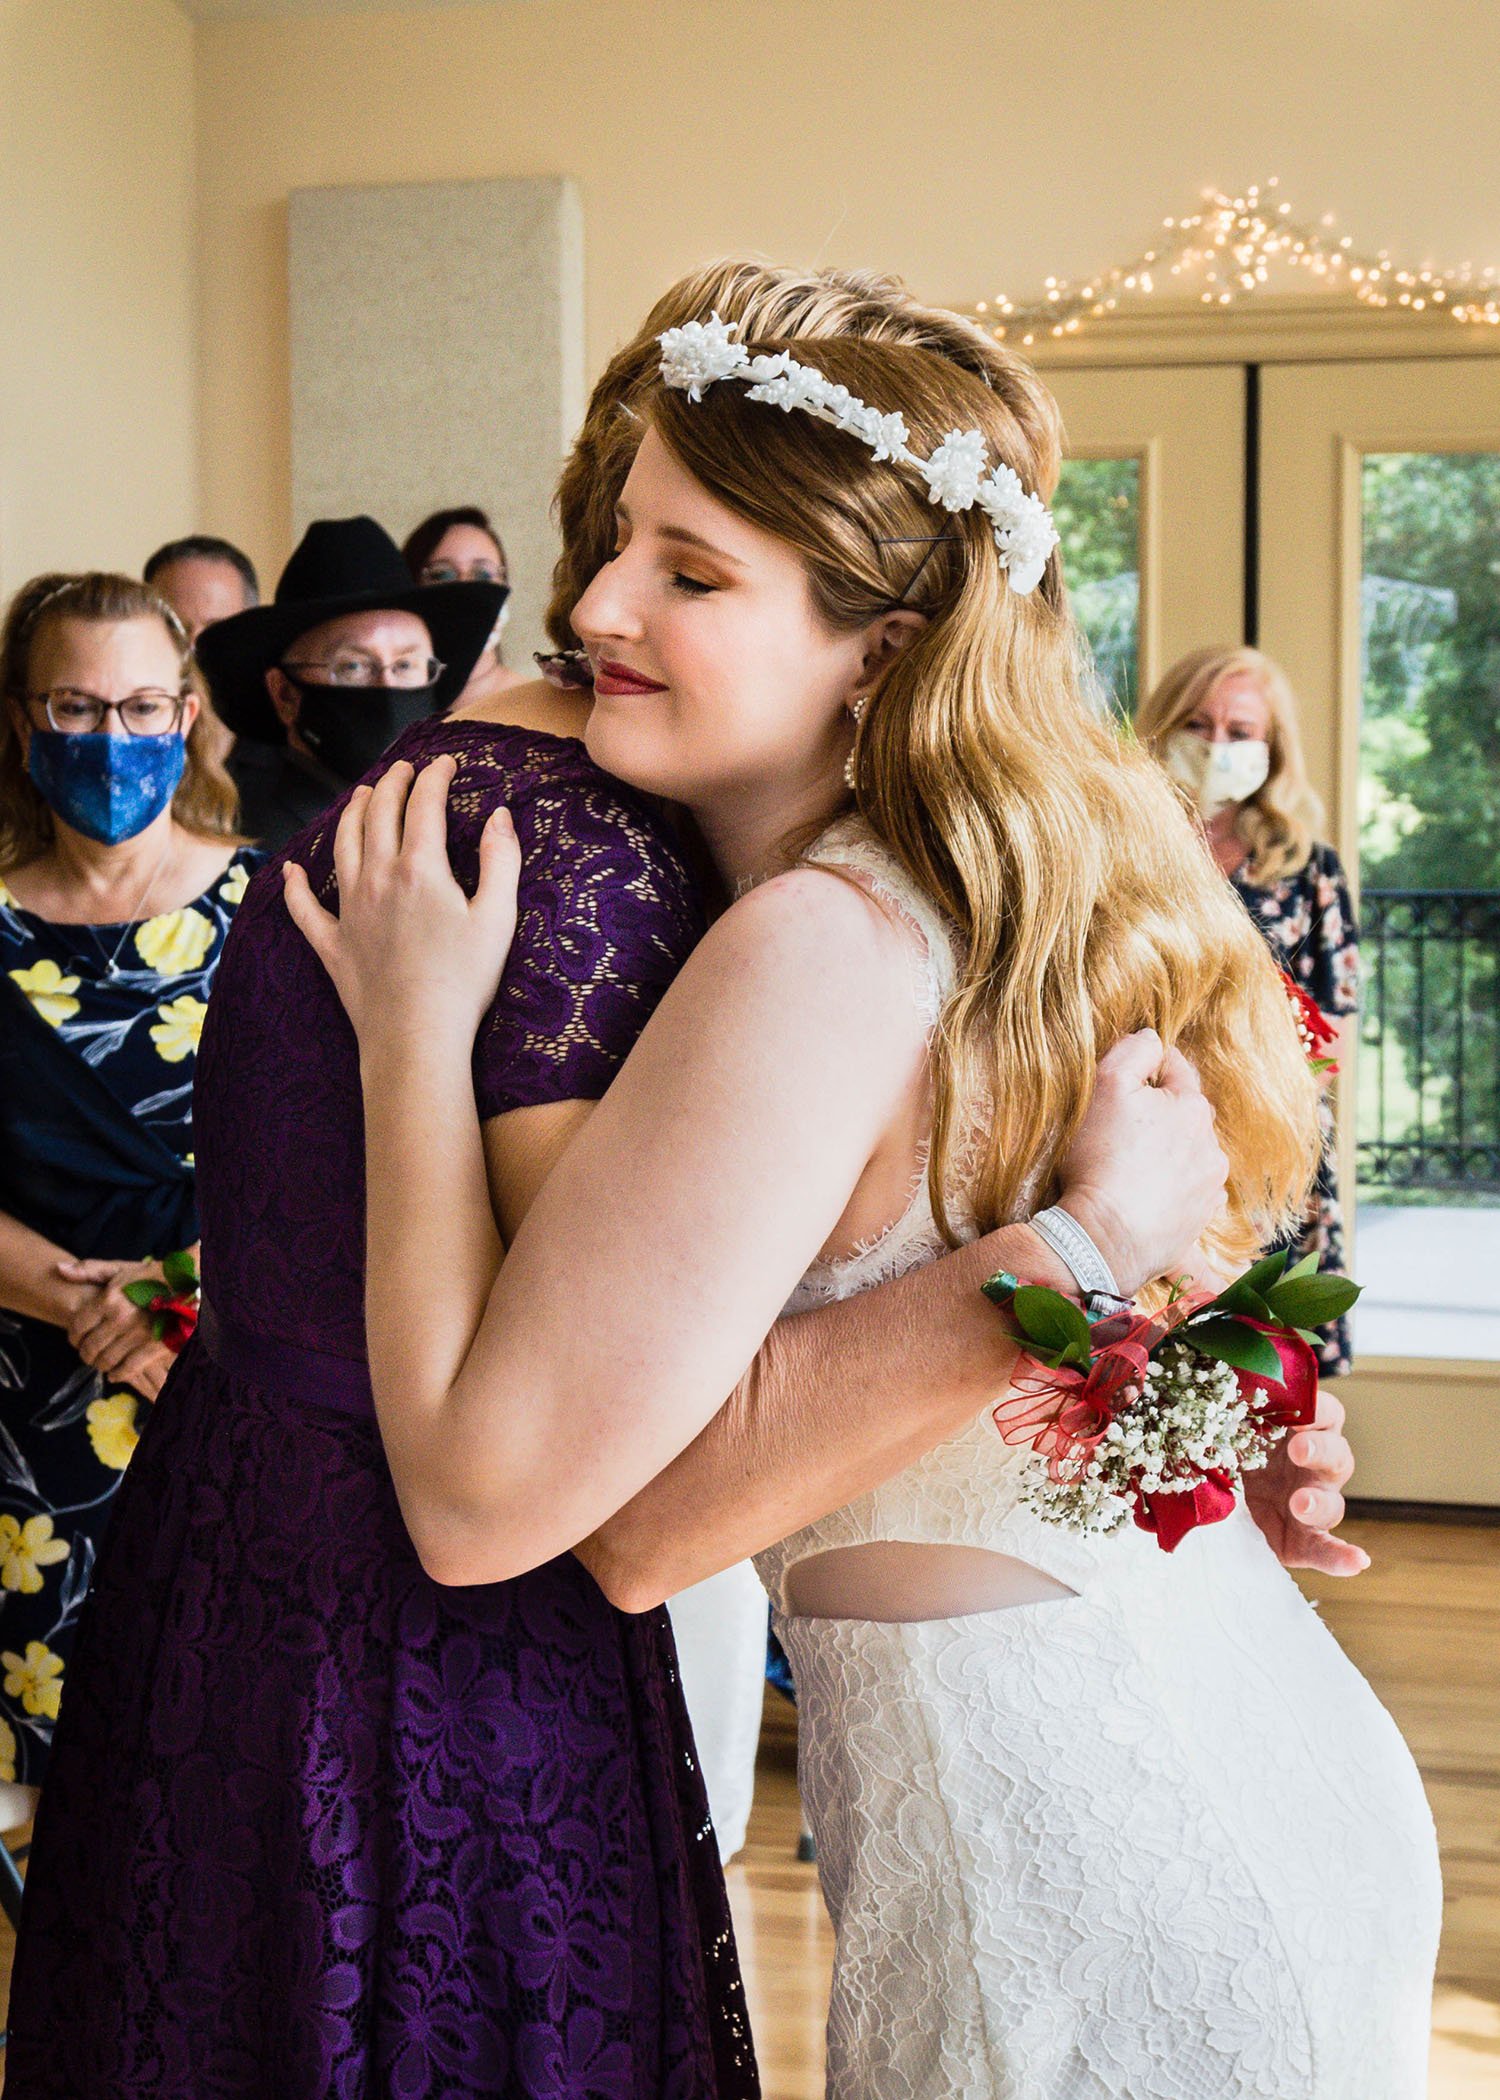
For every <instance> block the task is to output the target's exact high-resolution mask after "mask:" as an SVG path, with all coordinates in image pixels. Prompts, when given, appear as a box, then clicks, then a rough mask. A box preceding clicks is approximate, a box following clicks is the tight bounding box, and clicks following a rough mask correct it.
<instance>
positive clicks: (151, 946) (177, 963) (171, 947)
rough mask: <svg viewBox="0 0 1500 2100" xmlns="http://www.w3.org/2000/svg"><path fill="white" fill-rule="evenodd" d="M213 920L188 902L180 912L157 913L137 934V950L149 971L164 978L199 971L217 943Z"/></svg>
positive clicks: (140, 927) (138, 929)
mask: <svg viewBox="0 0 1500 2100" xmlns="http://www.w3.org/2000/svg"><path fill="white" fill-rule="evenodd" d="M215 932H216V928H215V926H214V922H213V920H212V919H205V918H204V916H203V914H202V912H201V911H195V910H194V909H193V907H192V905H191V904H185V905H184V906H183V907H182V909H181V911H164V912H158V914H157V916H156V917H155V918H154V919H148V920H147V921H146V923H145V925H144V926H138V927H137V928H136V934H135V946H136V953H137V954H138V955H139V956H140V958H141V961H142V962H143V963H144V964H145V965H146V968H147V969H148V970H155V971H156V972H157V974H158V976H161V977H180V976H181V975H182V973H183V972H184V971H185V970H199V969H201V968H202V967H203V958H204V956H205V955H207V953H208V951H209V949H210V948H211V947H212V946H213V944H214V934H215Z"/></svg>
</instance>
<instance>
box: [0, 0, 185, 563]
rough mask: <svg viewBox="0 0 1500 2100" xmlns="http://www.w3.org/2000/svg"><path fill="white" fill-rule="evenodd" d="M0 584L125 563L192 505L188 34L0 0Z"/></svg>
mask: <svg viewBox="0 0 1500 2100" xmlns="http://www.w3.org/2000/svg"><path fill="white" fill-rule="evenodd" d="M0 96H3V117H0V590H3V591H5V592H6V593H8V592H9V591H11V590H13V589H14V588H15V586H16V585H17V584H19V583H21V582H23V581H24V580H25V578H26V577H28V576H31V575H34V574H35V573H36V572H37V570H39V569H43V568H55V567H61V568H84V567H110V568H116V567H117V568H123V569H126V570H131V571H135V572H137V573H138V572H139V568H140V564H141V563H142V562H143V561H144V560H145V558H146V556H147V555H148V554H149V553H150V552H151V549H152V547H153V546H154V545H156V544H157V542H158V541H160V540H162V539H165V538H167V537H168V535H169V534H173V533H178V532H184V531H188V530H190V529H191V528H192V527H193V525H194V524H195V523H196V522H197V520H198V508H197V421H198V417H197V382H196V369H197V305H196V286H195V281H194V247H195V243H194V221H195V210H196V188H195V184H196V171H195V150H194V143H195V131H196V122H195V104H194V80H193V32H192V28H191V25H190V24H189V23H188V21H187V20H186V19H185V18H184V16H183V15H182V13H181V11H180V10H179V9H178V8H177V7H176V6H175V5H174V4H173V0H0Z"/></svg>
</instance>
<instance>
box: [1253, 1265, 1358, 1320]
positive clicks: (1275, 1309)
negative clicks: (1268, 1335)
mask: <svg viewBox="0 0 1500 2100" xmlns="http://www.w3.org/2000/svg"><path fill="white" fill-rule="evenodd" d="M1359 1293H1360V1285H1359V1284H1357V1283H1351V1282H1350V1280H1349V1278H1348V1277H1347V1276H1317V1275H1313V1276H1289V1277H1287V1278H1286V1280H1285V1281H1284V1282H1282V1283H1278V1284H1277V1285H1276V1287H1275V1288H1274V1290H1270V1291H1267V1293H1266V1304H1267V1305H1268V1306H1269V1307H1270V1311H1271V1317H1272V1319H1273V1320H1276V1321H1278V1322H1279V1323H1280V1324H1281V1325H1282V1326H1283V1327H1323V1326H1326V1324H1327V1323H1328V1321H1330V1320H1337V1319H1338V1318H1339V1317H1340V1315H1341V1314H1343V1313H1346V1312H1347V1311H1348V1310H1349V1308H1350V1306H1351V1305H1352V1304H1353V1303H1354V1301H1355V1299H1356V1298H1357V1297H1358V1296H1359Z"/></svg>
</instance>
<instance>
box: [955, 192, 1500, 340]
mask: <svg viewBox="0 0 1500 2100" xmlns="http://www.w3.org/2000/svg"><path fill="white" fill-rule="evenodd" d="M1279 189H1280V183H1279V181H1278V179H1277V177H1276V176H1274V175H1273V176H1272V177H1271V178H1270V180H1269V181H1268V182H1265V183H1253V184H1252V185H1251V187H1250V188H1249V189H1247V190H1246V191H1245V193H1244V195H1243V196H1242V197H1231V196H1228V195H1227V194H1226V193H1225V192H1224V191H1223V190H1217V189H1209V190H1205V191H1204V193H1203V197H1202V201H1201V204H1200V207H1199V209H1198V210H1197V211H1195V212H1192V213H1190V214H1189V215H1188V216H1187V217H1186V218H1170V219H1163V221H1162V231H1161V235H1160V237H1159V238H1158V239H1157V241H1156V242H1155V244H1154V245H1153V246H1152V247H1150V248H1147V249H1146V250H1145V251H1144V252H1143V253H1142V254H1140V255H1138V256H1136V257H1135V258H1134V260H1133V261H1131V262H1124V263H1116V264H1114V265H1113V266H1112V267H1111V268H1109V269H1107V270H1101V271H1097V272H1095V274H1094V275H1093V276H1090V277H1075V278H1065V277H1049V278H1048V279H1047V280H1046V284H1045V287H1044V289H1043V291H1042V294H1041V296H1040V298H1036V299H1028V300H1016V299H1009V298H1007V297H1005V295H1004V294H1003V293H1002V294H999V295H997V296H996V297H995V298H994V299H981V300H980V301H979V303H978V305H977V306H975V307H973V308H971V309H970V311H971V312H972V313H973V314H974V315H975V317H976V318H977V319H979V320H981V321H982V322H983V323H984V325H985V326H986V327H987V328H988V329H989V330H990V332H991V333H992V334H993V335H996V336H998V337H1000V338H1001V339H1002V340H1019V341H1020V342H1021V343H1023V344H1030V343H1035V342H1036V341H1038V340H1039V338H1041V337H1044V336H1069V335H1076V334H1077V333H1078V332H1079V330H1080V329H1082V328H1085V327H1087V326H1088V324H1089V323H1090V322H1091V321H1098V320H1102V319H1104V317H1105V316H1106V315H1108V314H1113V313H1118V312H1119V311H1120V310H1121V309H1122V308H1123V307H1128V306H1131V305H1133V304H1135V303H1136V302H1138V301H1141V300H1146V299H1151V298H1154V297H1166V298H1171V299H1182V298H1189V297H1191V296H1192V293H1193V291H1194V290H1195V289H1196V291H1197V296H1198V301H1199V303H1200V304H1201V305H1204V306H1220V307H1223V306H1235V305H1238V304H1239V303H1240V302H1242V301H1243V300H1246V299H1252V298H1254V297H1255V295H1256V294H1257V293H1258V292H1261V291H1262V290H1264V288H1265V287H1266V285H1267V284H1269V283H1270V281H1271V278H1272V273H1273V271H1274V270H1276V269H1277V268H1278V267H1280V268H1282V269H1285V268H1291V269H1294V270H1302V271H1305V272H1306V273H1307V275H1309V276H1310V277H1313V278H1316V279H1318V280H1320V282H1321V285H1322V288H1323V289H1324V290H1325V291H1327V292H1329V293H1346V294H1347V295H1348V296H1349V297H1350V298H1351V299H1356V300H1358V301H1359V302H1360V303H1361V304H1362V305H1364V306H1372V307H1403V308H1405V309H1406V310H1407V311H1409V312H1411V313H1423V312H1427V311H1440V312H1443V313H1448V314H1451V315H1452V316H1453V318H1454V320H1455V321H1462V322H1467V323H1471V324H1473V323H1478V324H1482V325H1484V324H1487V325H1488V326H1489V327H1491V328H1496V327H1500V271H1497V270H1494V269H1485V270H1478V271H1476V270H1475V269H1474V268H1473V267H1472V265H1470V264H1468V263H1465V264H1464V265H1463V267H1462V269H1459V270H1452V271H1446V270H1408V269H1403V268H1400V267H1398V266H1397V264H1395V263H1394V262H1393V261H1392V260H1391V256H1390V251H1389V250H1388V249H1385V248H1381V249H1378V250H1377V251H1376V252H1375V253H1374V254H1373V255H1371V254H1362V253H1360V252H1358V251H1357V250H1356V249H1355V246H1354V243H1353V241H1352V240H1351V239H1350V237H1349V235H1348V234H1340V233H1339V232H1338V230H1337V221H1336V220H1335V218H1334V216H1333V213H1332V212H1327V213H1325V214H1324V216H1323V217H1322V218H1321V219H1319V220H1318V221H1317V222H1316V224H1314V223H1313V222H1312V221H1310V220H1305V219H1298V218H1297V217H1296V216H1295V215H1294V213H1293V211H1292V207H1291V205H1290V204H1289V203H1287V201H1286V200H1285V198H1283V197H1281V196H1279V195H1278V194H1277V192H1278V191H1279Z"/></svg>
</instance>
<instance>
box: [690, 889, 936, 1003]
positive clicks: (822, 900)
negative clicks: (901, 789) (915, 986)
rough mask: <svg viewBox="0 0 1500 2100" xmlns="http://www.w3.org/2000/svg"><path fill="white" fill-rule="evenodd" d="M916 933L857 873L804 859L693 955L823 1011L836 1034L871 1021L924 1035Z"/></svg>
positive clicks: (718, 926) (737, 908)
mask: <svg viewBox="0 0 1500 2100" xmlns="http://www.w3.org/2000/svg"><path fill="white" fill-rule="evenodd" d="M920 941H921V936H920V934H919V933H918V932H917V930H916V929H915V928H914V927H913V926H912V925H911V924H910V923H909V922H907V921H905V920H903V919H901V918H900V917H899V916H898V915H897V914H895V913H892V912H890V911H889V910H887V909H886V908H885V907H884V906H883V905H882V904H881V903H880V901H879V900H878V899H877V898H875V897H873V896H872V895H871V894H870V892H869V891H868V890H867V889H865V888H863V887H862V886H861V885H860V884H859V883H858V882H857V881H853V880H850V879H848V878H847V877H845V876H842V875H839V874H837V873H835V872H833V871H832V870H830V869H827V868H817V867H801V868H793V869H790V870H789V871H788V872H787V873H786V874H784V875H778V876H775V877H773V878H772V880H770V881H769V882H764V883H761V884H759V885H758V886H757V887H756V888H755V889H753V890H751V891H749V892H748V893H747V894H746V895H745V896H743V897H741V898H739V899H737V900H736V902H735V903H734V904H732V905H731V906H730V908H729V910H728V911H727V912H725V913H724V915H723V916H722V918H720V919H719V920H717V921H716V923H715V924H714V925H713V926H712V927H711V928H710V929H709V932H708V935H707V937H706V938H705V940H704V941H703V942H702V943H701V944H700V946H699V949H698V953H697V955H696V956H695V957H694V961H695V962H696V961H698V960H699V958H700V957H701V959H702V964H703V965H704V966H706V967H707V968H710V969H712V970H713V971H714V972H715V973H716V974H718V975H721V976H722V977H724V978H727V979H729V980H730V981H732V982H733V983H735V984H736V985H739V986H741V987H745V988H748V987H750V986H752V985H753V986H755V987H757V988H759V991H760V992H761V993H762V994H763V995H766V996H772V997H774V999H775V1001H776V1003H777V1004H778V1005H780V1006H782V1007H783V1008H786V1007H788V1006H796V1007H800V1008H802V1009H803V1010H804V1011H806V1012H809V1013H812V1014H817V1015H820V1016H822V1017H823V1018H824V1020H825V1021H826V1022H827V1024H828V1025H831V1026H835V1027H837V1029H838V1030H839V1032H840V1033H841V1034H842V1033H845V1032H847V1031H848V1030H850V1029H853V1030H854V1031H856V1032H857V1031H859V1030H861V1029H868V1028H872V1027H875V1028H879V1029H881V1031H882V1033H886V1034H889V1033H892V1032H893V1033H894V1034H895V1036H896V1037H897V1038H898V1039H901V1040H903V1041H904V1040H905V1039H906V1038H907V1037H911V1038H912V1040H913V1041H916V1040H918V1039H920V1038H922V1037H923V1036H924V1035H925V1029H924V1027H923V1025H922V1024H921V1021H920V1016H919V1014H918V1011H917V1006H916V1002H915V1001H914V1000H913V997H912V972H913V963H914V960H915V959H916V957H917V952H918V949H919V946H920ZM690 967H691V965H690Z"/></svg>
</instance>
